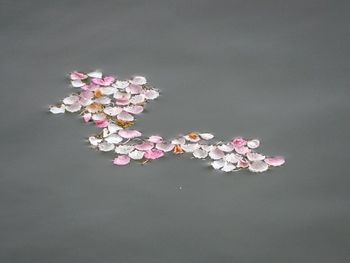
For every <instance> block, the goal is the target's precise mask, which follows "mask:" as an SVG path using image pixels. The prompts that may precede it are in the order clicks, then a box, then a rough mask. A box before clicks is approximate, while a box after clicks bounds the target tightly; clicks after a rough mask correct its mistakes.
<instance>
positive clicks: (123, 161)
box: [113, 155, 130, 165]
mask: <svg viewBox="0 0 350 263" xmlns="http://www.w3.org/2000/svg"><path fill="white" fill-rule="evenodd" d="M113 163H114V164H115V165H127V164H128V163H130V157H129V156H127V155H119V156H118V157H117V158H115V159H114V160H113Z"/></svg>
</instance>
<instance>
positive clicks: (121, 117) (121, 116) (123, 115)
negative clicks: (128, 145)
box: [117, 111, 134, 121]
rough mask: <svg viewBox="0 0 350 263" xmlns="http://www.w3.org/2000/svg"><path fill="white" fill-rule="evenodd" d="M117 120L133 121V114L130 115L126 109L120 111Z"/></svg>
mask: <svg viewBox="0 0 350 263" xmlns="http://www.w3.org/2000/svg"><path fill="white" fill-rule="evenodd" d="M117 118H118V120H122V121H133V120H134V116H132V115H131V114H130V113H127V112H126V111H122V112H121V113H119V114H118V115H117Z"/></svg>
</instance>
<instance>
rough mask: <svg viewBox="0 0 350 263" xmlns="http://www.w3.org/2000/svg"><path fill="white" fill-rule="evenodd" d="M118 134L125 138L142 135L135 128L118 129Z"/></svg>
mask: <svg viewBox="0 0 350 263" xmlns="http://www.w3.org/2000/svg"><path fill="white" fill-rule="evenodd" d="M118 134H119V136H121V137H123V138H125V139H132V138H136V137H140V136H141V135H142V133H141V132H139V131H136V130H120V131H119V132H118Z"/></svg>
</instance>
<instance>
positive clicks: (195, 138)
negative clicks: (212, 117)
mask: <svg viewBox="0 0 350 263" xmlns="http://www.w3.org/2000/svg"><path fill="white" fill-rule="evenodd" d="M185 139H186V140H187V141H190V142H198V141H200V139H201V138H200V137H199V134H198V133H196V132H190V133H189V134H187V135H185Z"/></svg>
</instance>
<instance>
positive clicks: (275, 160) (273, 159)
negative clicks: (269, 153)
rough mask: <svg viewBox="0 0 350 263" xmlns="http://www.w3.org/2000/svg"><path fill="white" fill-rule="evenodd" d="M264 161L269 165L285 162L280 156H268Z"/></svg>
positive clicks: (278, 164)
mask: <svg viewBox="0 0 350 263" xmlns="http://www.w3.org/2000/svg"><path fill="white" fill-rule="evenodd" d="M264 161H265V163H267V164H268V165H271V166H280V165H282V164H284V163H285V159H284V158H283V157H282V156H275V157H268V158H265V160H264Z"/></svg>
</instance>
